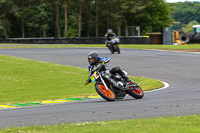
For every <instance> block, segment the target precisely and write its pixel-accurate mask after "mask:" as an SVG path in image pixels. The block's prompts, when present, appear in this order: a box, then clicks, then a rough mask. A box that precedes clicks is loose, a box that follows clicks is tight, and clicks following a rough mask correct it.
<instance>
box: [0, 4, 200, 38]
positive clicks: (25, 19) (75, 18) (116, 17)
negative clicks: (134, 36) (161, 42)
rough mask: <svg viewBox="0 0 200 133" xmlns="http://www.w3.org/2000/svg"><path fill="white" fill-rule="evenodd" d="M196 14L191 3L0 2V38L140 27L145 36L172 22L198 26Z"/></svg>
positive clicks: (199, 9)
mask: <svg viewBox="0 0 200 133" xmlns="http://www.w3.org/2000/svg"><path fill="white" fill-rule="evenodd" d="M173 11H174V12H173ZM199 15H200V3H191V2H184V3H175V4H174V3H173V4H171V3H170V4H169V3H166V2H164V0H128V1H127V0H0V38H30V37H31V38H36V37H37V38H45V37H54V38H60V37H104V35H105V33H106V32H107V29H108V28H111V29H113V31H114V32H115V33H116V34H117V35H118V36H125V34H126V27H127V26H140V28H141V33H142V34H141V35H145V33H146V32H157V31H161V29H162V28H163V27H166V26H170V25H171V24H172V22H173V21H180V22H182V24H185V25H187V24H189V23H190V22H192V21H196V22H192V24H193V23H198V22H200V18H199V17H198V16H199ZM173 19H174V20H173Z"/></svg>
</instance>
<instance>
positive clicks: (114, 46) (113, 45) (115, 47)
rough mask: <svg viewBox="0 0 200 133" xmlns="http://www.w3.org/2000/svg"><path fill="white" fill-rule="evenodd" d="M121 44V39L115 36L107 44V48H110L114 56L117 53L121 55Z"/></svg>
mask: <svg viewBox="0 0 200 133" xmlns="http://www.w3.org/2000/svg"><path fill="white" fill-rule="evenodd" d="M119 43H120V40H119V38H118V37H116V36H115V37H112V39H111V40H110V41H107V42H106V44H107V45H106V46H107V47H108V49H109V50H110V52H111V53H112V54H114V53H115V52H117V53H118V54H120V48H119Z"/></svg>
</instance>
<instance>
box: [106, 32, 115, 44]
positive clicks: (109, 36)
mask: <svg viewBox="0 0 200 133" xmlns="http://www.w3.org/2000/svg"><path fill="white" fill-rule="evenodd" d="M114 36H116V34H115V33H113V31H112V29H108V30H107V33H106V34H105V37H106V46H108V42H109V41H111V39H112V37H114Z"/></svg>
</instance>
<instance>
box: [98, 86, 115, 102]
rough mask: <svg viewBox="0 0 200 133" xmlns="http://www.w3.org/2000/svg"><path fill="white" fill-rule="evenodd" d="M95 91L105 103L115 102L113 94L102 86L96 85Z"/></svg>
mask: <svg viewBox="0 0 200 133" xmlns="http://www.w3.org/2000/svg"><path fill="white" fill-rule="evenodd" d="M95 89H96V91H97V93H98V94H99V95H100V96H101V97H102V98H103V99H105V100H107V101H115V99H116V96H115V93H114V92H113V91H112V90H111V89H109V88H108V91H107V90H106V87H105V86H104V85H103V84H96V85H95Z"/></svg>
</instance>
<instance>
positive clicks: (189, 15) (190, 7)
mask: <svg viewBox="0 0 200 133" xmlns="http://www.w3.org/2000/svg"><path fill="white" fill-rule="evenodd" d="M170 5H171V6H173V7H174V13H173V14H172V18H173V19H175V20H176V21H179V22H181V23H182V24H188V23H190V22H191V21H197V22H199V23H200V18H199V16H200V2H179V3H175V4H170Z"/></svg>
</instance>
